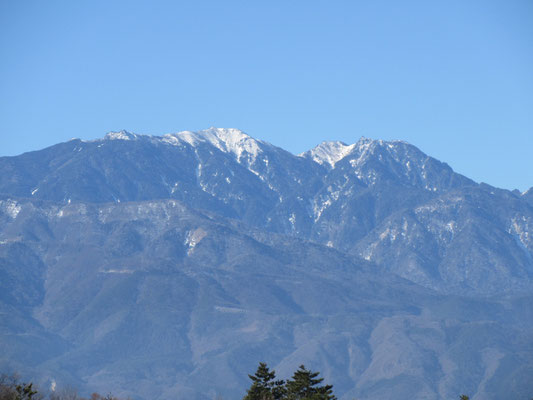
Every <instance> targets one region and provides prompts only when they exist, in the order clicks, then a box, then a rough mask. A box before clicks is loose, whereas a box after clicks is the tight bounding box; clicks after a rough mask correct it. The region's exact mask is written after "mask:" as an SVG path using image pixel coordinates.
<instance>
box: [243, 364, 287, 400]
mask: <svg viewBox="0 0 533 400" xmlns="http://www.w3.org/2000/svg"><path fill="white" fill-rule="evenodd" d="M248 376H249V377H250V379H251V380H252V386H251V387H250V389H248V392H247V394H246V396H244V398H243V400H280V399H282V398H283V396H284V395H285V388H284V386H283V385H284V383H285V382H284V381H282V380H278V381H276V380H275V379H276V372H275V371H270V370H269V369H268V367H267V365H266V363H263V362H260V363H259V366H258V367H257V371H256V372H255V374H254V375H248Z"/></svg>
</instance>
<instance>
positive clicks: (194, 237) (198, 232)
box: [185, 228, 207, 255]
mask: <svg viewBox="0 0 533 400" xmlns="http://www.w3.org/2000/svg"><path fill="white" fill-rule="evenodd" d="M206 236H207V232H206V231H204V230H203V229H202V228H197V229H195V230H194V231H189V233H188V234H187V237H186V239H185V245H186V246H189V249H188V250H187V255H191V254H192V253H193V252H194V248H195V247H196V246H197V245H198V243H200V242H201V241H202V239H203V238H205V237H206Z"/></svg>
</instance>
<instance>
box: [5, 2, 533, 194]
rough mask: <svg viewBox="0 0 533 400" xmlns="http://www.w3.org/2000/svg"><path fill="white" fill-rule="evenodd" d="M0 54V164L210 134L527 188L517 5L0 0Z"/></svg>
mask: <svg viewBox="0 0 533 400" xmlns="http://www.w3.org/2000/svg"><path fill="white" fill-rule="evenodd" d="M0 59H1V61H0V155H14V154H19V153H22V152H25V151H29V150H36V149H40V148H43V147H45V146H49V145H52V144H54V143H57V142H60V141H65V140H68V139H70V138H72V137H80V138H82V139H94V138H97V137H102V136H103V135H104V134H105V133H106V132H108V131H111V130H119V129H127V130H130V131H133V132H136V133H146V134H155V135H159V134H164V133H169V132H176V131H180V130H197V129H203V128H207V127H209V126H217V127H234V128H240V129H242V130H244V131H246V132H248V133H249V134H250V135H252V136H254V137H256V138H258V139H263V140H266V141H269V142H271V143H273V144H275V145H277V146H280V147H283V148H285V149H287V150H289V151H292V152H293V153H299V152H302V151H304V150H307V149H309V148H311V147H313V146H315V145H316V144H318V143H319V142H321V141H323V140H342V141H344V142H347V143H353V142H355V141H356V140H357V139H358V138H359V137H360V136H366V137H371V138H376V139H378V138H381V139H403V140H406V141H408V142H410V143H412V144H414V145H416V146H418V147H419V148H421V149H422V150H423V151H425V152H426V153H428V154H430V155H432V156H434V157H436V158H438V159H441V160H443V161H446V162H447V163H448V164H450V165H451V166H452V167H453V168H454V169H455V170H456V171H458V172H460V173H463V174H465V175H467V176H469V177H471V178H473V179H475V180H477V181H484V182H487V183H490V184H492V185H495V186H499V187H504V188H509V189H513V188H519V189H521V190H525V189H527V188H529V187H531V186H533V1H532V0H501V1H495V0H480V1H476V0H468V1H466V0H446V1H440V0H436V1H427V0H422V1H409V0H404V1H396V0H391V1H379V0H377V1H376V0H372V1H355V0H354V1H272V0H270V1H262V2H257V1H203V2H202V1H133V0H128V1H94V0H91V1H70V0H65V1H50V0H47V1H41V0H39V1H28V0H0Z"/></svg>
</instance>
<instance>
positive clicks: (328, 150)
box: [299, 141, 355, 168]
mask: <svg viewBox="0 0 533 400" xmlns="http://www.w3.org/2000/svg"><path fill="white" fill-rule="evenodd" d="M354 147H355V144H350V145H347V144H345V143H343V142H339V141H334V142H322V143H320V144H319V145H318V146H316V147H315V148H314V149H311V150H309V151H306V152H305V153H302V154H300V155H299V156H300V157H309V158H311V159H312V160H313V161H315V162H316V163H318V164H321V165H324V164H327V165H329V166H331V168H334V167H335V164H336V163H337V162H339V161H340V160H342V159H343V158H344V157H346V156H347V155H348V154H350V153H351V152H352V150H353V149H354Z"/></svg>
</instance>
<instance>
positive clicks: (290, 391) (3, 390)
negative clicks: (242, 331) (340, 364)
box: [0, 362, 533, 400]
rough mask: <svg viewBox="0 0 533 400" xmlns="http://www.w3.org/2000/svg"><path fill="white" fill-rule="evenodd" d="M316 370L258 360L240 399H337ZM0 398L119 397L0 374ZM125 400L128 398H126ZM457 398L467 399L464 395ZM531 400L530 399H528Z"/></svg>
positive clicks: (75, 399)
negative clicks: (278, 367) (285, 374)
mask: <svg viewBox="0 0 533 400" xmlns="http://www.w3.org/2000/svg"><path fill="white" fill-rule="evenodd" d="M319 375H320V373H319V372H313V371H311V370H308V369H307V368H306V367H305V366H304V365H300V367H299V368H298V370H296V372H294V374H293V375H292V378H291V379H287V380H283V379H276V372H275V371H274V370H270V369H269V368H268V366H267V364H266V363H264V362H260V363H259V366H258V367H257V371H256V372H255V374H253V375H248V377H249V378H250V379H251V381H252V384H251V385H250V387H249V388H248V390H247V391H246V394H245V396H244V397H243V399H242V400H337V397H336V396H335V394H334V393H333V385H328V384H326V385H322V382H323V381H324V378H320V377H319ZM0 400H121V399H119V398H118V397H115V396H114V395H113V394H111V393H110V394H107V395H101V394H99V393H93V394H92V395H91V396H90V397H88V398H86V397H81V396H79V395H78V392H77V390H76V389H74V388H69V387H67V388H62V389H59V390H57V391H48V392H44V391H40V390H39V389H37V388H36V387H35V386H34V384H33V383H32V382H24V381H21V380H20V379H19V378H18V377H17V376H16V375H6V374H3V375H0ZM127 400H129V399H127ZM459 400H469V397H468V396H467V395H464V394H463V395H461V396H459ZM532 400H533V399H532Z"/></svg>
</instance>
